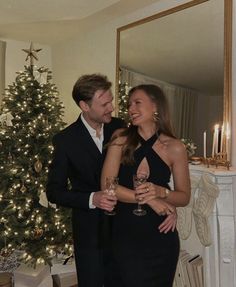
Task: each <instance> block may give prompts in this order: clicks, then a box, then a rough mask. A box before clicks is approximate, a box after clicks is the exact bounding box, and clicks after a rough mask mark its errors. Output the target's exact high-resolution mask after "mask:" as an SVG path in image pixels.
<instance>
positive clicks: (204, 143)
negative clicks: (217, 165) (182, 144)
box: [203, 131, 207, 158]
mask: <svg viewBox="0 0 236 287" xmlns="http://www.w3.org/2000/svg"><path fill="white" fill-rule="evenodd" d="M203 157H204V158H206V157H207V153H206V131H205V132H204V133H203Z"/></svg>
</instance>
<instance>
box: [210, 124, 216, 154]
mask: <svg viewBox="0 0 236 287" xmlns="http://www.w3.org/2000/svg"><path fill="white" fill-rule="evenodd" d="M215 135H216V127H215V128H214V132H213V139H212V152H211V157H214V156H215Z"/></svg>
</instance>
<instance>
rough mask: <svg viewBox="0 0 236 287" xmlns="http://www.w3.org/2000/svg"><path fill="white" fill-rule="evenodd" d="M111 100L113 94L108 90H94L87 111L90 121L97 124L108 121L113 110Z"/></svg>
mask: <svg viewBox="0 0 236 287" xmlns="http://www.w3.org/2000/svg"><path fill="white" fill-rule="evenodd" d="M112 100H113V96H112V93H111V91H110V90H107V91H104V90H98V91H96V92H95V95H94V97H93V99H92V101H91V103H90V105H89V109H88V111H87V116H88V117H89V119H90V121H92V122H94V123H98V124H102V123H109V122H110V121H111V114H112V112H113V111H114V107H113V105H112Z"/></svg>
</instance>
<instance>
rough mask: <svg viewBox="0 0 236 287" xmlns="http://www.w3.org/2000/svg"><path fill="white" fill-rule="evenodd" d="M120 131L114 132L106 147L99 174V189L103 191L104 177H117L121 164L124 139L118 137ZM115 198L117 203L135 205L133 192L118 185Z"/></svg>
mask: <svg viewBox="0 0 236 287" xmlns="http://www.w3.org/2000/svg"><path fill="white" fill-rule="evenodd" d="M120 131H121V130H117V131H115V133H114V134H113V136H112V138H115V139H114V140H113V141H112V143H111V144H110V145H109V146H108V150H107V154H106V158H105V161H104V164H103V168H102V174H101V189H102V190H105V188H106V185H105V182H106V177H109V176H115V177H117V176H118V173H119V169H120V164H121V156H122V149H123V147H124V144H125V141H126V138H125V137H119V134H120ZM116 196H117V198H118V200H119V201H122V202H127V203H135V202H136V200H135V197H134V191H133V190H131V189H129V188H126V187H124V186H121V185H118V186H117V189H116Z"/></svg>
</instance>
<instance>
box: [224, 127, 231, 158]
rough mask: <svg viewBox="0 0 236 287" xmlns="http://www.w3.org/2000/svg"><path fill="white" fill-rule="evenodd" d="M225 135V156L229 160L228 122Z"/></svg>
mask: <svg viewBox="0 0 236 287" xmlns="http://www.w3.org/2000/svg"><path fill="white" fill-rule="evenodd" d="M225 136H226V156H227V160H229V158H230V154H229V140H230V128H229V123H227V124H226V131H225Z"/></svg>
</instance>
